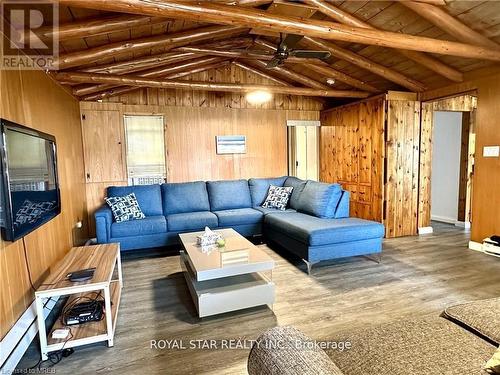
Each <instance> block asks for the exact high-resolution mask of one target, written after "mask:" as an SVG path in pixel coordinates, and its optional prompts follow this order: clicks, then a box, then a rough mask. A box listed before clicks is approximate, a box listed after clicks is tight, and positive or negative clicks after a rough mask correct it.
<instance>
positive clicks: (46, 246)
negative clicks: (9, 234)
mask: <svg viewBox="0 0 500 375" xmlns="http://www.w3.org/2000/svg"><path fill="white" fill-rule="evenodd" d="M0 117H3V118H6V119H8V120H11V121H14V122H17V123H20V124H22V125H25V126H29V127H32V128H34V129H37V130H40V131H43V132H46V133H50V134H53V135H54V136H55V137H56V140H57V151H58V167H59V168H58V173H59V181H60V186H61V199H62V212H61V214H60V215H58V216H57V217H56V218H54V219H53V220H51V221H50V222H48V223H46V224H44V225H43V226H42V227H40V228H38V229H37V230H35V231H34V232H32V233H30V234H29V235H28V236H26V237H25V243H26V250H27V260H26V259H25V256H24V250H23V243H22V241H21V240H18V241H16V242H5V241H3V240H0V295H1V304H0V337H2V338H3V337H4V336H5V334H6V333H7V332H8V331H9V330H10V328H11V327H12V326H13V324H14V323H15V322H16V321H17V319H18V318H19V317H20V316H21V314H22V313H23V312H24V311H25V310H26V308H27V307H28V306H29V305H30V304H31V302H32V301H33V297H34V295H33V291H32V290H31V286H30V282H29V278H28V273H27V267H26V263H25V262H26V261H27V262H28V264H29V267H30V269H31V276H32V279H33V282H34V283H35V284H37V283H39V282H40V281H41V280H42V279H43V278H44V276H45V275H46V274H47V273H48V271H49V269H50V267H51V266H53V265H54V264H55V263H56V262H57V261H58V260H59V259H61V258H62V257H63V256H64V255H65V254H66V252H67V251H68V250H69V249H70V248H71V246H72V245H73V243H74V241H75V242H78V240H79V239H83V238H85V237H86V233H85V230H86V202H85V200H86V198H85V184H84V174H83V153H82V137H81V130H80V121H79V108H78V102H77V101H76V100H75V99H74V98H73V97H71V96H70V95H68V94H67V93H66V92H65V91H64V90H63V89H61V88H60V87H58V86H57V85H56V84H55V83H54V82H53V81H52V80H51V79H50V78H49V77H48V76H47V75H46V74H45V73H43V72H40V71H12V70H10V71H5V70H0ZM79 220H83V222H84V223H85V228H84V229H82V230H75V229H74V226H75V224H76V222H77V221H79Z"/></svg>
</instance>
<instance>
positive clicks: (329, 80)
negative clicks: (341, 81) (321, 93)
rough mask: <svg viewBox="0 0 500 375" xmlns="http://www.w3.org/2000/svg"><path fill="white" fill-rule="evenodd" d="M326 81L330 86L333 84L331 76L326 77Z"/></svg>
mask: <svg viewBox="0 0 500 375" xmlns="http://www.w3.org/2000/svg"><path fill="white" fill-rule="evenodd" d="M326 83H328V84H329V85H330V86H333V85H334V84H335V80H334V79H333V78H328V79H327V80H326Z"/></svg>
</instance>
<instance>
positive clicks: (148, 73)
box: [73, 57, 223, 96]
mask: <svg viewBox="0 0 500 375" xmlns="http://www.w3.org/2000/svg"><path fill="white" fill-rule="evenodd" d="M222 61H223V59H222V58H220V57H199V58H196V59H193V60H188V61H185V62H183V63H175V64H169V65H164V66H159V67H156V68H153V69H147V70H144V71H139V72H136V73H135V74H136V75H137V76H138V77H155V78H156V77H162V76H165V75H168V74H173V73H177V72H183V71H188V70H190V69H192V68H196V67H198V66H200V65H207V64H212V63H220V62H222ZM125 74H126V73H125ZM114 87H115V86H114V85H109V84H97V85H89V86H85V87H76V88H74V89H73V94H74V95H76V96H84V95H89V94H93V93H95V92H99V91H106V90H109V89H112V88H114Z"/></svg>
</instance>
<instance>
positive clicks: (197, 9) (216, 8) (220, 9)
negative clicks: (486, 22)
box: [59, 0, 500, 61]
mask: <svg viewBox="0 0 500 375" xmlns="http://www.w3.org/2000/svg"><path fill="white" fill-rule="evenodd" d="M59 3H60V4H61V5H68V6H75V7H82V8H91V9H96V10H105V11H114V12H123V13H132V14H144V15H150V16H159V17H166V18H181V19H189V20H195V21H199V22H212V23H219V24H224V25H233V26H234V25H236V26H241V27H245V28H258V29H262V30H264V31H277V32H284V33H292V34H298V35H305V36H310V37H315V38H322V39H329V40H341V41H345V42H353V43H361V44H367V45H377V46H382V47H389V48H401V49H408V50H415V51H422V52H431V53H437V54H443V55H452V56H462V57H469V58H477V59H484V60H494V61H500V50H498V49H491V48H486V47H482V46H476V45H469V44H464V43H458V42H451V41H446V40H438V39H433V38H428V37H421V36H414V35H406V34H401V33H394V32H390V31H379V30H372V29H366V28H360V27H352V26H346V25H342V24H337V23H333V22H328V21H319V20H309V19H303V18H298V17H289V16H282V15H276V14H269V13H267V12H266V11H262V10H259V9H253V8H252V9H249V8H245V7H235V6H228V5H221V4H215V3H209V2H182V1H179V0H177V1H175V0H169V1H161V0H114V1H106V0H93V1H88V0H60V2H59Z"/></svg>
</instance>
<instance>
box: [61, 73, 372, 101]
mask: <svg viewBox="0 0 500 375" xmlns="http://www.w3.org/2000/svg"><path fill="white" fill-rule="evenodd" d="M54 76H55V78H56V79H57V80H59V81H63V82H77V83H103V84H116V85H126V86H136V87H152V88H167V89H181V90H195V91H222V92H241V93H248V92H250V91H256V90H263V91H268V92H270V93H274V94H287V95H298V96H319V97H335V98H366V97H368V96H369V95H370V93H369V92H365V91H350V90H331V89H330V90H321V89H314V88H307V87H287V86H266V85H244V84H239V83H215V82H199V81H181V80H174V79H158V78H146V77H140V76H137V75H111V74H99V73H82V72H77V71H68V72H58V73H55V74H54Z"/></svg>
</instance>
